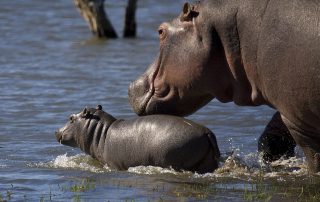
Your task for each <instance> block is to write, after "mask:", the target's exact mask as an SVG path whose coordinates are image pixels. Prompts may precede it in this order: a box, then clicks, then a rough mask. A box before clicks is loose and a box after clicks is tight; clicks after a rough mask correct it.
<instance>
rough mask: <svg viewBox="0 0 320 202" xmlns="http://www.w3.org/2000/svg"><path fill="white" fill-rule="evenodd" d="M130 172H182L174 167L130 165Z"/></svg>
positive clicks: (147, 173)
mask: <svg viewBox="0 0 320 202" xmlns="http://www.w3.org/2000/svg"><path fill="white" fill-rule="evenodd" d="M128 172H131V173H137V174H145V175H155V174H173V175H179V174H180V173H181V172H178V171H175V170H174V169H172V168H161V167H157V166H136V167H130V168H129V169H128Z"/></svg>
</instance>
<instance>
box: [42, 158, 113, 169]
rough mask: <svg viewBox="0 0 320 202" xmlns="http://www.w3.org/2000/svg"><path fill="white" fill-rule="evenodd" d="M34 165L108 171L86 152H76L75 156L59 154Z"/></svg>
mask: <svg viewBox="0 0 320 202" xmlns="http://www.w3.org/2000/svg"><path fill="white" fill-rule="evenodd" d="M36 166H39V167H47V168H66V169H79V170H84V171H90V172H94V173H102V172H106V171H108V170H107V169H106V168H104V167H102V166H101V165H100V164H99V162H97V161H96V160H94V159H93V158H92V157H90V156H89V155H86V154H77V155H75V156H67V154H63V155H59V156H57V157H56V158H55V159H54V160H52V161H50V162H47V163H38V164H36Z"/></svg>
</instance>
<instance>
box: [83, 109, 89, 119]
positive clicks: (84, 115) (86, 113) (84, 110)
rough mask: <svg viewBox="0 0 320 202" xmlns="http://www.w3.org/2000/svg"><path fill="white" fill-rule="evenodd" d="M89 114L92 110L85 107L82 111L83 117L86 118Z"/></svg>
mask: <svg viewBox="0 0 320 202" xmlns="http://www.w3.org/2000/svg"><path fill="white" fill-rule="evenodd" d="M89 115H90V111H89V110H88V108H87V107H85V108H84V109H83V110H82V112H81V117H82V118H86V117H87V116H89Z"/></svg>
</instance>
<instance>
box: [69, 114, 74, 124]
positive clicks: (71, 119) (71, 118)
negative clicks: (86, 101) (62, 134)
mask: <svg viewBox="0 0 320 202" xmlns="http://www.w3.org/2000/svg"><path fill="white" fill-rule="evenodd" d="M69 120H70V123H73V121H74V118H73V116H72V115H71V116H69Z"/></svg>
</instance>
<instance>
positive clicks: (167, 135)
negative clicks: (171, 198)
mask: <svg viewBox="0 0 320 202" xmlns="http://www.w3.org/2000/svg"><path fill="white" fill-rule="evenodd" d="M219 157H220V152H219V148H218V145H217V142H216V138H215V136H214V134H213V133H212V132H211V131H210V130H209V129H208V128H206V127H204V126H201V125H199V124H196V123H194V122H192V121H190V120H187V119H184V118H181V117H175V116H170V115H151V116H144V117H139V118H136V119H132V120H126V121H124V120H117V121H115V122H114V123H113V124H112V125H111V126H110V128H109V129H108V132H107V135H106V139H105V145H104V152H103V158H104V159H105V162H107V164H108V166H109V167H111V168H116V169H121V170H125V169H128V168H129V167H134V166H139V165H144V166H148V165H153V166H160V167H172V168H174V169H177V170H189V171H196V172H199V173H205V172H212V171H213V170H215V169H216V168H217V167H218V159H219Z"/></svg>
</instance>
